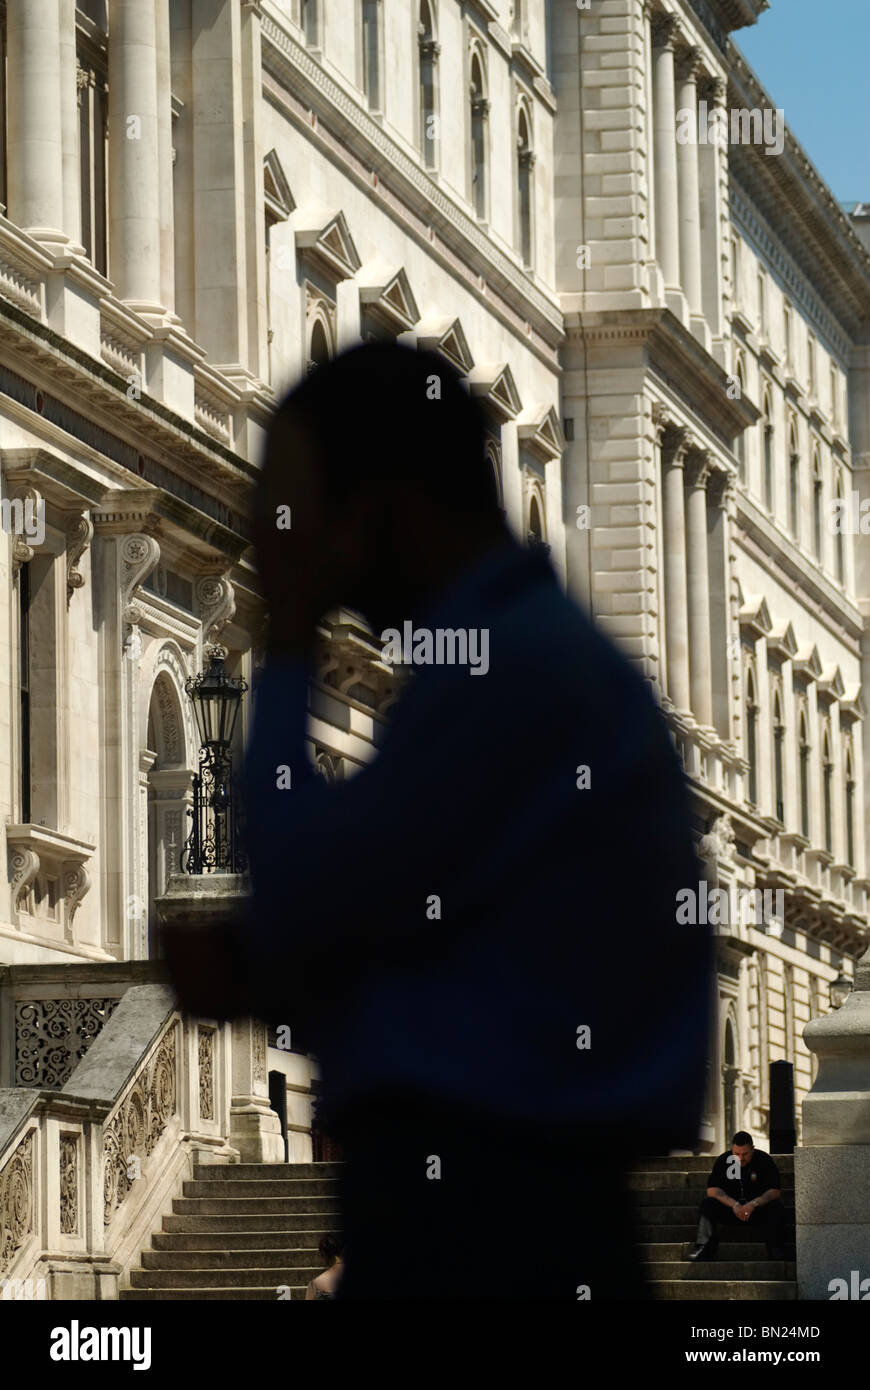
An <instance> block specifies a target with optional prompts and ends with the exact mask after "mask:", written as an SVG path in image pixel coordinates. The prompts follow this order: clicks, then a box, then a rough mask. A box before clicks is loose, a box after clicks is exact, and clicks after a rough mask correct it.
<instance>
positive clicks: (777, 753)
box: [773, 691, 785, 823]
mask: <svg viewBox="0 0 870 1390" xmlns="http://www.w3.org/2000/svg"><path fill="white" fill-rule="evenodd" d="M784 741H785V724H784V723H783V719H782V704H781V702H780V698H779V692H778V691H777V693H776V695H775V696H774V701H773V788H774V798H775V801H776V818H777V820H778V821H780V822H782V823H784V822H785V792H784V788H783V744H784Z"/></svg>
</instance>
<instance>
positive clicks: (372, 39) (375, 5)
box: [362, 0, 381, 111]
mask: <svg viewBox="0 0 870 1390" xmlns="http://www.w3.org/2000/svg"><path fill="white" fill-rule="evenodd" d="M379 9H380V0H363V6H362V62H363V91H364V92H365V94H366V99H367V101H368V104H369V106H370V107H371V108H372V110H374V111H379V110H380V107H381V73H380V52H379V37H380V36H379V32H378V30H379V19H380V15H379Z"/></svg>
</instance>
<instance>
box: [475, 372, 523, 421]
mask: <svg viewBox="0 0 870 1390" xmlns="http://www.w3.org/2000/svg"><path fill="white" fill-rule="evenodd" d="M468 385H469V389H470V391H471V394H472V396H479V397H480V398H481V399H482V400H484V401H485V402H486V404H487V405H488V406H490V407H491V409H492V410H493V411H494V412H495V414H496V415H497V416H498V417H499V419H500V420H513V419H514V418H515V417H516V416H517V415H519V413H520V411H521V410H522V401H521V400H520V397H519V392H518V391H517V388H516V383H515V381H514V377H513V372H512V371H511V369H510V367H509V366H508V364H507V362H487V363H481V365H480V366H477V367H474V368H473V369H472V370H471V371H470V372H469V373H468Z"/></svg>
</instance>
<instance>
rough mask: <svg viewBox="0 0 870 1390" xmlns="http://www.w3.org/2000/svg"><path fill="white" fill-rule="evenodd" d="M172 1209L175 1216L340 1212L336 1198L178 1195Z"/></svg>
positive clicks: (335, 1213)
mask: <svg viewBox="0 0 870 1390" xmlns="http://www.w3.org/2000/svg"><path fill="white" fill-rule="evenodd" d="M172 1210H173V1212H174V1214H175V1215H176V1216H293V1215H295V1214H296V1213H297V1212H299V1213H306V1212H307V1213H308V1214H309V1215H313V1214H314V1213H315V1212H317V1213H320V1214H321V1215H327V1214H328V1215H330V1216H336V1215H337V1214H338V1207H337V1206H336V1202H335V1198H334V1197H232V1198H230V1197H222V1198H221V1197H175V1198H173V1202H172Z"/></svg>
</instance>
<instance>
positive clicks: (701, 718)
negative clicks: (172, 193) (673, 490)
mask: <svg viewBox="0 0 870 1390" xmlns="http://www.w3.org/2000/svg"><path fill="white" fill-rule="evenodd" d="M689 464H690V466H689V468H688V470H687V472H688V479H687V481H688V491H687V500H686V579H687V584H688V612H689V647H690V651H691V696H692V713H693V714H694V716H695V718H696V719H697V721H698V723H699V724H704V725H707V726H711V725H712V723H713V663H712V659H711V646H710V570H709V564H708V559H707V483H708V481H709V478H710V474H711V466H710V457H709V455H708V454H706V453H704V452H696V453H693V454H691V455H690V459H689Z"/></svg>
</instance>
